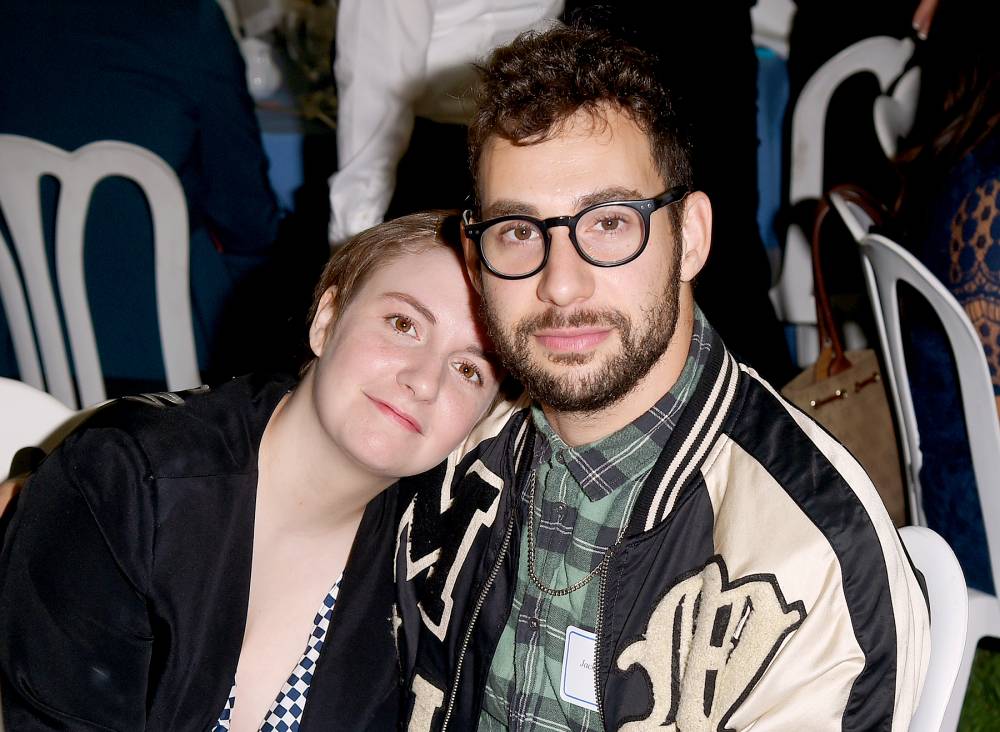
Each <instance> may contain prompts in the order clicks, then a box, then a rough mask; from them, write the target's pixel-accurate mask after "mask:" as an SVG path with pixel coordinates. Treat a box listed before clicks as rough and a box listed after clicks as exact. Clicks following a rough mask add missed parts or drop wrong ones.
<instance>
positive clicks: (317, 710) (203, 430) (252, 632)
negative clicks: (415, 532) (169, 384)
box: [0, 214, 498, 732]
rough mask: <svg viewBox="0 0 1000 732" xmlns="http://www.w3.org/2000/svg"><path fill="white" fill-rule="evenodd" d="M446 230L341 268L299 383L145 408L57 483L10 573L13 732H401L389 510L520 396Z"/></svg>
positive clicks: (108, 428)
mask: <svg viewBox="0 0 1000 732" xmlns="http://www.w3.org/2000/svg"><path fill="white" fill-rule="evenodd" d="M444 222H445V219H444V217H443V216H442V215H439V214H415V215H413V216H408V217H405V218H403V219H398V220H396V221H393V222H389V223H386V224H382V225H380V226H377V227H375V228H373V229H370V230H368V231H367V232H364V233H362V234H360V235H358V236H357V237H355V238H354V239H353V240H352V241H350V242H349V243H348V244H346V245H345V246H344V247H343V248H342V249H341V250H339V251H338V252H337V254H336V255H335V256H334V257H333V258H332V259H331V261H330V262H329V263H328V265H327V267H326V270H325V271H324V273H323V276H322V279H321V281H320V284H319V286H318V287H317V290H316V292H317V295H316V299H315V303H314V306H313V312H312V318H311V321H312V325H311V327H310V331H309V344H310V347H311V349H312V352H313V354H314V358H313V360H312V362H311V363H310V364H309V365H308V366H307V368H306V369H305V370H304V375H303V376H302V379H301V381H300V382H299V383H298V384H297V385H296V384H294V383H293V382H292V381H291V380H280V379H279V380H271V381H266V380H261V379H255V378H252V377H248V378H242V379H236V380H234V381H232V382H229V383H228V384H226V385H224V386H222V387H219V388H217V389H213V390H211V391H208V390H207V389H196V390H193V391H191V392H183V393H180V394H158V395H146V396H142V397H129V398H125V399H123V400H119V401H117V402H114V403H112V404H111V405H110V406H108V407H106V408H104V409H101V410H100V411H99V412H98V413H97V414H96V415H95V416H94V417H92V418H91V419H90V420H88V422H87V423H86V424H85V425H84V426H83V427H82V428H81V429H79V430H77V431H76V432H75V433H74V434H73V435H71V436H70V437H69V438H68V439H67V440H66V441H65V443H64V444H63V445H62V446H61V447H60V448H59V449H58V450H56V451H55V452H54V453H53V454H52V455H51V456H50V457H49V458H48V459H47V460H46V461H45V462H44V463H43V464H42V466H41V467H40V468H39V470H38V472H37V473H36V475H35V477H34V478H33V479H32V481H31V483H30V484H29V485H28V487H27V488H26V489H25V491H24V493H23V494H22V495H21V497H20V499H19V500H20V505H19V506H18V508H17V512H16V513H15V515H14V518H13V520H12V523H11V525H10V528H9V531H8V534H7V537H6V542H5V546H4V550H3V555H2V558H0V669H2V685H3V700H4V704H5V714H6V719H7V724H8V728H9V729H12V730H18V729H22V728H29V729H56V728H59V729H64V728H72V729H115V730H129V731H131V730H139V729H147V730H172V731H173V730H206V729H213V728H214V729H229V730H232V732H237V731H240V732H242V731H244V730H257V729H258V728H259V729H266V730H270V729H294V728H295V726H296V724H297V723H301V725H302V726H301V729H302V730H306V731H307V730H309V729H317V728H318V727H319V726H320V725H322V728H323V729H339V728H346V729H352V730H353V729H366V728H371V729H390V728H392V726H393V725H394V720H395V715H396V713H397V707H398V699H397V696H396V690H397V677H398V673H399V672H398V663H397V661H396V655H395V646H394V641H393V636H392V631H393V629H392V627H391V621H390V617H391V613H392V601H393V597H394V591H393V578H392V554H393V551H394V548H395V537H394V525H395V524H394V510H395V493H394V491H386V490H385V489H386V488H387V487H389V486H390V485H391V484H392V483H393V482H394V481H395V480H396V479H397V478H399V477H401V476H404V475H413V474H416V473H419V472H422V471H425V470H428V469H430V468H432V467H433V466H435V465H436V464H438V463H439V462H440V461H442V460H443V459H444V458H445V457H446V456H447V455H448V453H449V452H450V451H451V450H453V449H454V448H456V446H457V445H458V444H459V442H460V441H461V440H463V439H464V438H465V437H466V435H467V434H468V433H469V431H470V430H471V429H472V428H473V426H474V425H475V424H476V423H477V422H478V421H479V420H480V419H481V418H482V417H483V415H484V414H485V413H486V412H487V410H488V409H489V407H490V404H491V402H492V401H493V399H494V397H495V396H496V393H497V384H498V382H497V373H496V371H495V370H494V366H493V364H492V362H491V360H490V358H489V357H488V356H487V354H488V353H489V347H488V345H487V343H486V340H485V337H484V335H483V331H482V330H481V328H480V325H479V323H478V321H477V319H476V308H477V303H476V302H475V300H474V294H473V291H472V290H471V288H470V287H469V286H468V284H467V280H466V279H465V273H464V269H463V267H462V263H461V258H460V256H459V254H458V250H457V249H455V248H453V247H451V246H450V245H448V244H446V243H445V242H444V240H443V239H442V236H441V229H442V226H443V225H444ZM331 588H332V589H331ZM321 601H322V602H321ZM317 607H320V612H319V613H318V614H317V613H316V608H317ZM307 641H308V643H307ZM303 648H305V649H306V650H305V653H303ZM290 672H291V673H290ZM307 698H308V704H306V700H307ZM262 720H263V723H262ZM283 725H287V726H283Z"/></svg>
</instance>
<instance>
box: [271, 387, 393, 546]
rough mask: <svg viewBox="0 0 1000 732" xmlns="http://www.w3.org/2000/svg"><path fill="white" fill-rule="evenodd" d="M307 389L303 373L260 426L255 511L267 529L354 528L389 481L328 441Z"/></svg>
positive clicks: (327, 530) (302, 530) (303, 530)
mask: <svg viewBox="0 0 1000 732" xmlns="http://www.w3.org/2000/svg"><path fill="white" fill-rule="evenodd" d="M311 390H312V379H311V378H310V375H307V376H306V377H305V378H304V379H303V380H302V382H301V383H300V384H299V385H298V387H297V388H296V389H295V390H294V391H292V392H291V393H290V394H288V395H287V396H286V397H285V398H284V399H282V401H281V402H280V403H279V404H278V407H277V408H276V409H275V410H274V413H273V414H272V415H271V419H270V420H269V421H268V423H267V427H266V429H265V430H264V435H263V437H262V438H261V445H260V453H259V456H258V482H257V493H258V495H257V504H258V516H264V517H266V518H267V524H268V525H269V527H270V528H273V529H277V530H294V531H296V532H303V533H313V532H329V531H338V530H341V529H345V528H349V527H356V526H357V524H358V522H359V521H360V519H361V514H362V513H363V512H364V509H365V506H366V505H367V504H368V502H369V501H371V500H372V499H373V498H374V497H375V496H377V495H378V494H379V493H381V492H382V491H383V490H384V489H385V488H387V487H388V486H389V485H390V484H391V483H392V480H391V479H390V478H386V477H385V476H379V475H373V474H372V473H371V472H369V471H367V470H365V469H364V468H363V467H361V466H359V465H358V464H357V463H356V462H354V461H352V460H351V459H350V458H349V457H348V456H347V455H345V454H344V453H343V451H341V450H340V449H339V448H338V446H337V445H335V444H334V443H333V442H332V441H331V440H330V437H329V435H328V434H327V433H326V432H325V431H324V429H323V427H322V425H321V424H320V422H319V419H318V418H317V416H316V411H315V409H314V408H313V405H312V394H311V393H310V392H311ZM261 508H264V509H266V510H264V511H261V510H260V509H261Z"/></svg>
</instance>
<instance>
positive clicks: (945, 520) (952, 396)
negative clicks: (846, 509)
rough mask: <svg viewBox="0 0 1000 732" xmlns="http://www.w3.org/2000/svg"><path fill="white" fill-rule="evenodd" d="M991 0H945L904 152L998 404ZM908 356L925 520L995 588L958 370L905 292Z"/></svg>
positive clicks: (997, 160)
mask: <svg viewBox="0 0 1000 732" xmlns="http://www.w3.org/2000/svg"><path fill="white" fill-rule="evenodd" d="M998 23H1000V8H998V6H997V5H996V3H982V4H980V3H975V2H972V1H971V0H948V2H942V3H941V4H940V7H939V8H938V10H937V13H936V15H935V18H934V26H933V30H932V32H931V33H930V35H929V37H928V40H927V43H926V45H925V47H924V48H923V49H922V51H923V55H922V57H921V60H920V66H921V90H920V100H919V103H918V107H917V114H916V119H915V121H914V127H913V130H912V132H911V133H910V135H909V137H908V139H907V141H906V145H905V146H904V149H903V151H902V152H901V153H900V155H899V159H898V163H899V168H900V172H901V174H902V181H903V190H902V196H901V198H900V206H899V220H900V222H901V223H902V225H903V226H904V229H905V230H904V232H903V235H902V238H903V240H904V241H906V242H907V244H908V245H909V247H910V248H911V249H913V251H914V253H915V254H916V255H917V256H918V257H919V258H920V259H921V260H922V261H923V262H924V264H926V265H927V267H928V269H930V270H931V272H933V273H934V274H935V275H936V276H937V277H938V278H939V279H940V280H941V282H942V283H943V284H944V285H945V287H947V288H948V290H949V291H950V292H951V293H952V294H953V295H954V296H955V298H956V299H957V300H958V302H959V304H961V305H962V307H963V308H964V309H965V311H966V313H967V314H968V316H969V319H970V320H971V322H972V324H973V325H974V326H975V329H976V332H977V333H978V334H979V336H980V338H981V340H982V346H983V354H984V356H985V358H986V362H987V364H988V366H989V370H990V374H991V376H992V379H993V392H994V395H995V397H996V405H997V408H998V413H1000V54H998V52H997V45H996V38H995V34H996V29H997V27H998ZM907 304H908V305H910V307H909V308H908V309H907V316H908V318H907V322H908V323H909V324H910V328H909V330H910V332H911V334H912V348H913V350H914V351H915V353H914V354H912V355H913V356H917V357H911V358H909V359H908V360H907V366H908V368H909V370H910V381H911V387H912V390H913V396H914V409H915V412H916V416H917V423H918V427H919V430H920V449H921V453H922V456H923V464H922V466H921V469H920V482H921V486H922V493H923V501H924V510H925V512H926V515H927V521H928V525H929V526H930V527H931V528H932V529H934V530H935V531H937V532H938V533H940V534H941V535H942V536H944V537H945V539H947V540H948V542H949V544H951V546H952V548H953V549H954V550H955V554H956V555H957V556H958V558H959V561H960V562H961V564H962V569H963V570H964V572H965V578H966V581H967V582H968V584H969V586H970V587H974V588H976V589H979V590H982V591H983V592H988V593H990V594H993V593H994V592H995V588H994V583H993V572H992V570H991V568H990V562H989V557H988V555H987V551H986V534H985V529H984V527H983V519H982V511H981V509H980V505H979V500H978V492H977V487H976V481H975V476H974V475H973V474H972V464H971V458H970V455H969V448H968V436H967V435H966V429H965V425H964V422H963V420H962V418H961V414H962V406H961V401H960V392H959V388H958V379H957V375H956V373H955V370H954V366H953V359H952V357H951V351H950V348H949V347H948V343H947V340H946V339H945V336H944V334H943V332H941V326H940V323H939V322H938V321H937V318H936V316H934V315H933V314H932V313H930V312H927V310H928V308H927V307H926V305H924V304H923V303H920V302H914V303H907Z"/></svg>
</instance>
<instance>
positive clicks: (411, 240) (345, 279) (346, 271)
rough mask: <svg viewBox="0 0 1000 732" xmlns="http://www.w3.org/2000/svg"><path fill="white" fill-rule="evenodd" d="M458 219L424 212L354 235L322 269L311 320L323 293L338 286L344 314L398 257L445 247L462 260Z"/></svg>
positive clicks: (445, 213)
mask: <svg viewBox="0 0 1000 732" xmlns="http://www.w3.org/2000/svg"><path fill="white" fill-rule="evenodd" d="M458 221H459V219H458V215H457V213H456V212H454V211H422V212H420V213H415V214H410V215H409V216H401V217H400V218H398V219H393V220H391V221H386V222H384V223H381V224H377V225H375V226H373V227H371V228H370V229H366V230H364V231H362V232H361V233H360V234H356V235H354V236H352V237H351V238H350V239H348V240H347V241H346V242H345V243H344V244H343V245H341V246H340V247H338V248H337V250H336V251H335V252H334V253H333V255H332V256H331V257H330V259H329V261H327V263H326V266H325V267H324V268H323V274H322V275H320V278H319V282H318V283H317V284H316V289H315V290H314V291H313V299H312V305H311V306H310V307H309V320H308V322H309V323H311V322H312V321H313V318H315V317H316V313H317V311H318V310H319V303H320V300H321V299H322V297H323V293H325V292H326V291H327V290H329V289H330V288H331V287H336V288H337V289H336V304H337V313H338V314H339V313H342V312H343V311H344V308H346V307H347V306H348V305H350V303H351V301H352V300H353V299H354V296H355V295H357V293H358V291H359V290H360V289H361V287H363V286H364V284H365V282H367V281H368V279H369V278H370V277H371V276H372V274H373V273H374V272H376V271H377V270H378V269H379V268H381V267H384V266H385V265H387V264H388V263H389V262H392V261H393V260H395V259H396V258H398V257H402V256H405V255H410V254H420V253H421V252H424V251H427V250H428V249H433V248H435V247H445V248H447V249H451V250H452V251H453V252H455V255H456V256H458V257H459V258H460V259H461V257H462V246H461V244H460V243H459V237H458ZM311 362H312V359H309V362H308V363H306V364H305V365H304V366H303V369H302V370H303V372H304V371H305V369H306V368H307V367H308V366H309V363H311Z"/></svg>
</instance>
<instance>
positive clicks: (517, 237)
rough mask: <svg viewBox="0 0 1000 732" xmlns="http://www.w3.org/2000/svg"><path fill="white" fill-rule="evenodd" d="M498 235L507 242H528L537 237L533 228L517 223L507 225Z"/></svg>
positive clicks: (521, 222) (529, 225)
mask: <svg viewBox="0 0 1000 732" xmlns="http://www.w3.org/2000/svg"><path fill="white" fill-rule="evenodd" d="M500 235H501V236H502V237H504V238H505V239H508V240H511V239H512V240H514V241H530V240H531V239H532V238H534V237H535V236H536V235H537V231H536V229H535V227H534V226H532V225H531V224H529V223H527V222H525V221H517V222H513V223H511V224H508V225H507V226H506V227H505V228H504V229H503V230H502V231H501V232H500Z"/></svg>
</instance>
